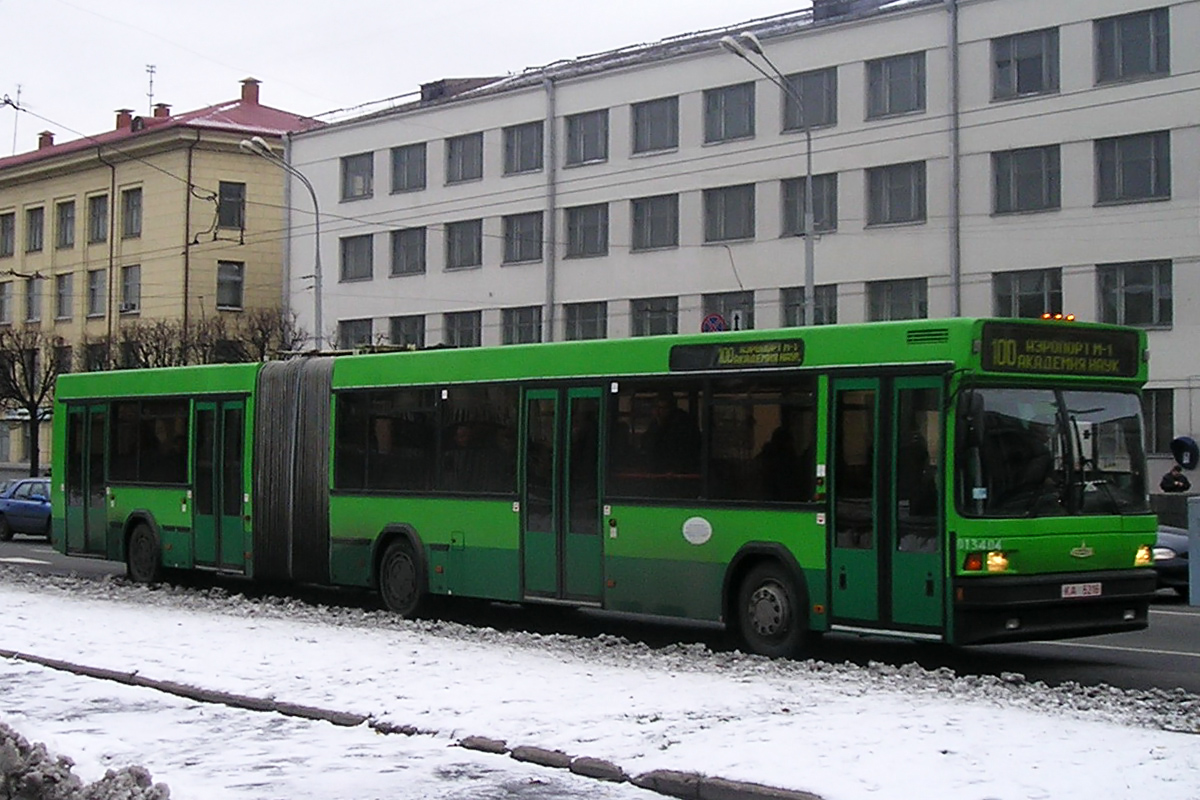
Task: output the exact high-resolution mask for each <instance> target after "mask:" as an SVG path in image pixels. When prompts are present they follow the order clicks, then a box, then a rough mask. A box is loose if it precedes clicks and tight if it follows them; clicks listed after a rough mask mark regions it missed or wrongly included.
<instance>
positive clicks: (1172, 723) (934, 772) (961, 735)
mask: <svg viewBox="0 0 1200 800" xmlns="http://www.w3.org/2000/svg"><path fill="white" fill-rule="evenodd" d="M0 608H2V609H4V612H3V614H0V649H5V650H14V651H20V652H23V653H33V654H36V655H39V656H43V657H47V658H55V659H62V660H66V661H72V662H75V663H80V664H86V665H88V666H92V667H100V668H105V669H112V670H124V671H133V670H137V671H138V672H139V674H141V675H143V676H146V677H149V678H156V679H160V680H171V681H178V682H181V683H186V684H191V685H195V686H200V687H204V688H207V689H218V690H223V691H228V692H235V693H239V694H246V695H251V696H255V697H264V698H266V697H270V698H274V699H276V700H280V701H287V702H292V703H299V704H304V705H310V706H318V707H322V708H328V709H335V710H339V711H346V712H354V713H360V714H366V715H370V716H372V717H373V718H375V719H376V720H379V721H381V722H384V723H391V724H394V725H410V726H415V727H417V728H419V729H421V730H422V731H427V732H428V733H427V734H426V735H423V736H416V737H401V736H380V735H379V734H377V733H375V732H373V731H372V730H370V729H369V728H368V727H366V726H365V725H364V726H360V727H358V728H353V729H343V728H334V727H333V726H331V725H328V724H326V723H316V722H307V721H302V720H295V719H290V718H285V717H282V716H279V715H276V714H263V713H254V712H246V711H238V710H234V709H227V708H224V707H221V706H212V705H202V704H198V703H194V702H191V701H187V700H182V699H179V698H173V697H167V696H164V695H162V694H158V693H155V692H153V691H150V690H147V689H139V688H133V687H127V686H122V685H119V684H115V683H111V682H104V681H98V680H95V679H87V678H80V677H76V676H72V675H68V674H64V673H59V672H54V671H53V670H47V669H45V668H42V667H37V666H33V665H30V664H27V663H24V662H19V661H11V660H10V661H0V720H3V721H5V722H7V723H8V724H10V725H11V726H13V727H14V728H15V729H17V730H18V731H20V732H21V733H22V734H23V735H24V736H25V737H26V738H28V739H30V740H31V741H44V742H46V744H47V746H48V747H50V749H51V751H52V752H57V753H61V754H63V755H69V756H71V757H72V758H75V759H76V761H77V762H78V766H77V768H76V772H77V773H79V774H80V775H81V777H83V778H84V779H85V780H94V779H95V778H96V777H98V775H99V774H102V773H103V770H104V769H105V768H108V767H114V766H123V765H124V764H126V763H139V764H142V765H144V766H146V767H147V768H148V769H149V770H150V772H151V773H152V775H153V777H154V780H155V781H156V782H165V783H167V784H169V785H170V786H171V789H172V796H173V797H176V798H181V799H182V800H189V798H207V797H216V796H220V797H237V798H262V797H267V796H271V797H274V796H278V797H289V798H297V799H299V798H308V797H311V798H337V797H374V796H377V793H379V792H381V791H383V790H384V789H383V787H389V786H390V787H392V789H394V782H395V780H396V776H395V775H394V774H393V773H396V772H397V771H402V772H404V774H407V775H413V776H424V777H427V778H429V780H430V781H433V783H432V785H431V784H430V783H428V782H424V781H422V782H418V783H419V785H421V786H422V787H423V788H422V789H420V790H419V791H420V793H417V794H406V795H403V796H405V797H451V796H465V795H459V794H457V792H458V791H459V789H457V788H456V789H450V788H448V787H449V784H447V785H445V786H442V787H441V788H439V784H438V783H437V782H436V780H437V778H438V776H445V775H450V774H460V773H462V772H463V771H465V772H466V774H468V775H471V774H474V773H476V772H478V773H480V774H484V775H486V774H487V773H495V774H493V775H492V776H491V777H490V778H489V777H484V778H481V780H483V781H484V784H485V785H487V786H489V787H491V790H489V791H485V792H483V793H481V794H471V795H470V796H473V797H475V796H478V797H494V796H500V795H499V794H497V793H496V791H498V790H499V788H500V787H501V786H502V785H503V784H504V783H505V782H506V781H507V782H511V781H517V782H521V781H531V780H532V781H536V780H537V779H538V778H537V776H541V778H542V779H544V780H546V781H549V782H554V783H553V789H552V790H550V791H549V793H548V794H545V795H544V796H547V797H549V796H567V795H571V794H575V793H578V795H579V796H583V793H584V792H585V791H586V792H587V793H588V794H589V796H595V795H596V793H597V792H604V793H605V794H603V795H599V796H604V797H634V796H637V794H638V792H639V790H635V789H633V788H632V787H628V786H624V787H615V786H608V785H604V784H579V783H576V781H580V780H582V779H576V778H574V777H573V776H570V775H569V774H567V773H564V772H562V771H555V770H547V769H543V768H538V767H531V766H529V765H520V764H517V763H516V762H514V761H512V760H511V759H506V758H501V757H497V756H486V755H483V754H477V753H468V752H467V751H464V750H462V749H461V748H455V747H452V746H451V745H452V744H453V743H454V742H455V741H457V740H458V739H461V738H463V737H465V736H470V735H477V736H487V737H491V738H497V739H504V740H506V741H507V743H508V745H509V746H510V747H513V746H517V745H533V746H538V747H544V748H551V749H560V750H563V751H564V752H567V753H569V754H572V755H586V756H593V757H596V758H603V759H608V760H611V761H613V762H615V763H616V764H618V765H619V766H620V767H622V768H623V769H624V770H625V771H626V772H627V773H629V774H640V773H643V772H647V771H649V770H652V769H672V770H685V771H696V772H701V773H704V774H707V775H714V776H720V777H724V778H729V779H734V780H748V781H754V782H758V783H765V784H770V785H774V786H781V787H786V788H792V789H802V790H807V791H810V792H814V793H816V794H818V795H821V796H822V797H824V798H827V800H852V798H914V797H921V798H927V799H928V800H940V799H941V798H947V799H948V798H954V799H955V800H960V799H964V800H970V799H971V798H979V800H983V799H984V798H1005V799H1006V800H1008V799H1009V798H1075V797H1081V798H1082V797H1095V798H1106V799H1111V800H1117V799H1119V798H1130V800H1133V799H1134V798H1138V799H1139V800H1140V798H1149V797H1153V798H1155V800H1198V799H1200V737H1198V734H1200V698H1197V697H1195V696H1191V695H1187V694H1185V693H1183V692H1180V691H1166V690H1164V691H1153V692H1130V691H1121V690H1116V689H1107V688H1094V687H1093V688H1085V687H1079V686H1073V685H1068V686H1064V687H1058V688H1049V687H1046V686H1044V685H1042V684H1039V683H1034V684H1030V683H1026V682H1024V681H1023V680H1021V679H1020V678H1019V676H1009V677H1007V679H997V678H990V677H970V676H968V677H959V676H956V675H954V674H953V673H952V672H950V671H949V670H945V669H942V670H935V671H927V670H925V669H923V668H921V667H918V666H915V665H914V666H910V667H903V668H895V667H890V666H886V665H879V664H872V665H870V666H867V667H859V666H855V665H852V664H840V665H839V664H828V663H821V662H816V661H800V662H788V661H770V660H767V659H763V658H760V657H757V656H746V655H743V654H740V653H736V652H734V653H714V652H710V651H708V650H707V649H705V648H703V647H702V646H698V645H680V646H673V647H667V648H664V649H660V650H653V649H650V648H648V647H646V646H644V645H638V644H631V643H629V642H626V641H624V640H621V639H616V638H614V637H598V638H594V639H579V638H575V637H569V636H555V635H550V636H546V635H539V634H531V633H523V632H498V631H494V630H490V629H480V628H472V627H467V626H463V625H459V624H455V623H446V622H436V621H406V620H400V619H397V618H395V617H393V616H391V615H387V614H384V613H380V612H370V611H363V610H361V609H346V608H326V607H321V606H307V605H303V604H300V603H297V602H295V601H292V600H286V599H283V600H280V599H274V600H272V599H268V600H247V599H245V598H243V597H241V596H237V595H234V596H230V595H228V594H227V593H225V592H224V591H222V590H207V591H197V590H187V589H172V588H163V589H147V588H144V587H139V586H130V585H127V584H124V583H123V582H120V581H108V582H102V583H96V582H91V581H80V580H75V579H65V578H44V577H43V578H36V577H32V576H28V575H25V574H23V573H18V572H15V571H7V570H4V571H0ZM189 729H193V730H195V729H200V730H203V731H207V732H208V733H207V734H204V735H195V734H194V733H192V734H189V732H188V731H189ZM212 731H216V732H218V735H217V736H216V738H214V736H213V734H212V733H211V732H212ZM455 785H456V786H457V784H455ZM580 785H584V786H591V787H593V788H588V789H583V790H580V789H577V788H576V787H578V786H580ZM268 786H270V787H271V789H270V792H271V793H270V794H267V793H266V792H267V790H266V787H268ZM547 788H548V787H547ZM492 790H496V791H492ZM414 791H417V790H414ZM506 791H507V790H506ZM387 796H389V797H394V796H397V795H396V794H395V792H394V791H393V792H391V793H389V794H388V795H387Z"/></svg>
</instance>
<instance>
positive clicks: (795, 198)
mask: <svg viewBox="0 0 1200 800" xmlns="http://www.w3.org/2000/svg"><path fill="white" fill-rule="evenodd" d="M812 185H813V209H812V210H813V228H815V229H816V230H817V231H818V232H820V231H835V230H837V185H838V181H837V173H836V172H830V173H828V174H825V175H813V176H812ZM780 188H781V190H782V192H783V235H784V236H803V235H804V233H805V230H804V188H805V178H788V179H786V180H783V181H780Z"/></svg>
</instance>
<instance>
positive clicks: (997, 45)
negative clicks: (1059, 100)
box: [992, 28, 1058, 100]
mask: <svg viewBox="0 0 1200 800" xmlns="http://www.w3.org/2000/svg"><path fill="white" fill-rule="evenodd" d="M1057 91H1058V28H1046V29H1044V30H1040V31H1029V32H1027V33H1018V34H1014V35H1012V36H1002V37H1000V38H999V39H992V99H993V100H1008V99H1009V98H1013V97H1023V96H1025V95H1031V94H1051V93H1054V92H1057Z"/></svg>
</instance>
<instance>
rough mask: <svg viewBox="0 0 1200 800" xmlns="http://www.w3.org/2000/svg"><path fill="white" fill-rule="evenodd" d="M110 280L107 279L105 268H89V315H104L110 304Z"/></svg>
mask: <svg viewBox="0 0 1200 800" xmlns="http://www.w3.org/2000/svg"><path fill="white" fill-rule="evenodd" d="M107 292H108V281H106V280H105V274H104V270H102V269H90V270H88V288H87V315H88V316H89V317H102V316H104V309H105V308H106V307H107V306H108V296H107Z"/></svg>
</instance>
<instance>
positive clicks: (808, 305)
mask: <svg viewBox="0 0 1200 800" xmlns="http://www.w3.org/2000/svg"><path fill="white" fill-rule="evenodd" d="M721 47H723V48H725V49H726V50H728V51H729V52H731V53H733V54H734V55H735V56H737V57H738V58H740V59H742V60H743V61H745V62H746V63H747V64H749V65H750V66H752V67H754V69H756V70H757V71H758V72H759V73H760V74H761V75H762V76H763V77H765V78H766V79H767V80H769V81H770V82H771V83H773V84H775V85H776V86H778V87H779V89H780V90H781V91H782V92H783V93H784V94H786V95H787V96H788V97H790V98H791V99H792V100H793V101H795V103H796V109H797V110H798V111H799V112H800V123H801V125H802V128H803V130H804V150H805V171H804V324H805V325H815V324H816V308H817V286H816V282H817V279H816V270H815V267H814V264H813V261H814V258H815V254H814V251H813V235H814V230H813V229H814V227H815V223H814V219H813V183H812V179H813V170H812V150H813V148H812V129H811V128H810V127H809V124H808V115H807V114H805V113H804V98H803V97H801V96H800V93H799V92H797V91H796V89H795V88H794V87H793V86H792V85H791V84H789V83H788V81H787V78H785V77H784V76H783V73H782V72H780V71H779V68H778V67H776V66H775V63H774V62H773V61H771V59H770V58H768V57H767V54H766V52H765V51H764V50H763V47H762V42H760V41H759V40H758V37H757V36H755V35H754V34H753V33H750V32H745V33H742V34H740V35H739V36H738V38H736V39H735V38H734V37H732V36H722V37H721ZM750 53H754V54H755V55H757V56H758V57H759V58H761V59H762V60H763V62H764V63H765V64H766V65H767V66H768V67H770V68H771V72H767V71H766V70H765V69H763V68H762V67H760V66H759V65H758V64H756V63H755V62H754V61H752V60H751V59H750ZM772 73H774V74H772Z"/></svg>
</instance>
